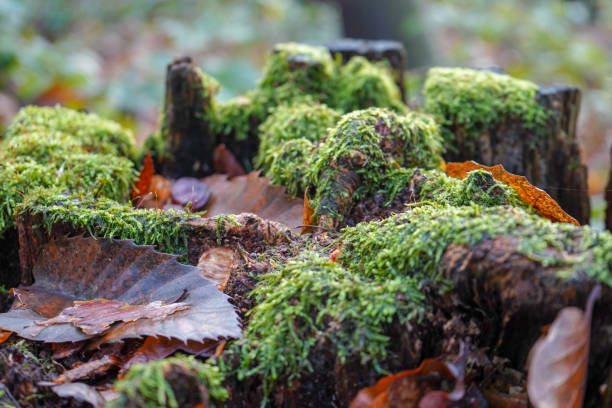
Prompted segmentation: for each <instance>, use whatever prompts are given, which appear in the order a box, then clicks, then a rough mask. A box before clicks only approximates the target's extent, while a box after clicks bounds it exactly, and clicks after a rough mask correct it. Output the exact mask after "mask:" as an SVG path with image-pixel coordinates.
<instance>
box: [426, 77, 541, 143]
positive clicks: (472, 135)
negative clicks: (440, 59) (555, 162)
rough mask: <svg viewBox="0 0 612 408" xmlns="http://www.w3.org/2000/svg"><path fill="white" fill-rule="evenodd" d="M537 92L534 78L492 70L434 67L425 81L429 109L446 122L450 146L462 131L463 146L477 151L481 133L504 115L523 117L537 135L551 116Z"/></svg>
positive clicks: (504, 116) (528, 126)
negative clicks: (519, 77) (538, 97)
mask: <svg viewBox="0 0 612 408" xmlns="http://www.w3.org/2000/svg"><path fill="white" fill-rule="evenodd" d="M537 92H538V87H537V85H535V84H534V83H532V82H529V81H524V80H520V79H516V78H512V77H510V76H507V75H502V74H497V73H494V72H490V71H484V70H473V69H464V68H432V69H430V70H429V73H428V75H427V79H426V81H425V89H424V93H425V111H426V112H428V113H430V114H432V115H434V116H435V117H436V118H437V120H438V121H439V122H440V124H441V125H442V135H443V137H444V141H445V146H446V147H447V149H449V150H451V151H452V150H453V149H455V147H454V146H455V145H456V142H457V140H456V132H461V133H462V141H461V143H462V150H463V151H465V152H466V154H468V155H473V154H474V153H475V152H476V143H478V142H477V139H478V136H479V135H480V134H481V133H482V132H484V131H486V130H487V129H490V128H492V127H494V126H495V125H496V124H498V123H500V122H501V121H503V120H504V119H508V118H511V117H517V118H519V119H520V120H521V123H522V125H523V126H524V127H525V129H526V130H528V131H532V133H534V134H535V135H536V136H537V133H538V132H539V131H541V128H542V127H543V126H544V125H545V123H546V120H547V118H548V113H547V111H546V110H545V109H544V108H543V107H542V106H540V105H539V104H538V102H537V100H536V96H537Z"/></svg>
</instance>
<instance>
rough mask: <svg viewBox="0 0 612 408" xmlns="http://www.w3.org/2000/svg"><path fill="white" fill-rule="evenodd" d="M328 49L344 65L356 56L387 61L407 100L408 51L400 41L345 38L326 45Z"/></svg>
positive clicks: (403, 98)
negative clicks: (405, 78) (406, 69)
mask: <svg viewBox="0 0 612 408" xmlns="http://www.w3.org/2000/svg"><path fill="white" fill-rule="evenodd" d="M326 47H327V48H328V49H329V52H331V53H332V55H333V56H334V57H335V56H336V55H340V56H341V57H342V63H343V64H344V63H346V62H347V61H348V60H349V59H351V57H354V56H356V55H359V56H362V57H365V58H367V59H368V60H370V61H387V62H388V63H389V65H390V66H391V69H392V72H393V78H394V79H395V83H396V84H397V86H398V88H399V90H400V93H401V96H402V100H403V101H404V100H406V91H405V88H404V69H405V63H406V50H405V49H404V46H403V45H402V43H400V42H399V41H388V40H361V39H354V38H343V39H339V40H336V41H333V42H330V43H328V44H326Z"/></svg>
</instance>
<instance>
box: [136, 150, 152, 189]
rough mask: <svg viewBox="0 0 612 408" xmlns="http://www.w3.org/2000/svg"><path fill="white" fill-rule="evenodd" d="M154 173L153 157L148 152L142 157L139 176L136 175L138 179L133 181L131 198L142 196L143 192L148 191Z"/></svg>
mask: <svg viewBox="0 0 612 408" xmlns="http://www.w3.org/2000/svg"><path fill="white" fill-rule="evenodd" d="M153 174H155V169H154V168H153V159H152V158H151V155H150V154H149V152H147V154H146V155H145V157H144V160H143V164H142V170H140V176H139V177H138V181H136V183H134V189H133V190H132V200H134V199H136V198H138V197H143V196H144V195H145V194H147V193H148V192H149V189H150V188H151V178H152V177H153Z"/></svg>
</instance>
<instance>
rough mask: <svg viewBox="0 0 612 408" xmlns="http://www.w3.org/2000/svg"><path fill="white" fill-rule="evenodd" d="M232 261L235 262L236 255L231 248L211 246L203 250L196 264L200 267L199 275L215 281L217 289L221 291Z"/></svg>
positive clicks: (228, 274) (227, 277)
mask: <svg viewBox="0 0 612 408" xmlns="http://www.w3.org/2000/svg"><path fill="white" fill-rule="evenodd" d="M234 262H236V256H235V254H234V250H233V249H231V248H224V247H213V248H209V249H207V250H206V251H204V253H203V254H202V255H201V256H200V259H199V260H198V265H197V266H198V268H200V273H201V275H202V276H203V277H205V278H207V279H210V280H212V281H214V282H216V283H217V289H219V290H220V291H222V292H223V290H224V289H225V285H226V284H227V281H228V279H229V277H230V272H231V270H232V265H233V264H234Z"/></svg>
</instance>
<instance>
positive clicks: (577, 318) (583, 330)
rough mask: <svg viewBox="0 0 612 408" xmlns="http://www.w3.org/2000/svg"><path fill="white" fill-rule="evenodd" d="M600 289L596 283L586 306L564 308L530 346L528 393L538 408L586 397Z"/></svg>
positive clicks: (572, 404)
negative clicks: (594, 316)
mask: <svg viewBox="0 0 612 408" xmlns="http://www.w3.org/2000/svg"><path fill="white" fill-rule="evenodd" d="M600 293H601V286H600V285H597V286H595V288H593V290H592V291H591V294H590V295H589V299H588V300H587V306H586V310H585V311H584V312H582V310H580V309H578V308H576V307H565V308H563V309H562V310H561V311H560V312H559V314H558V315H557V318H556V319H555V321H554V322H553V324H552V325H551V326H550V329H549V331H548V334H546V336H545V337H544V338H541V339H540V340H538V341H537V342H536V344H535V345H534V346H533V348H532V349H531V353H530V362H529V370H528V375H527V393H528V395H529V400H530V401H531V403H532V404H533V405H534V407H536V408H561V407H566V408H580V407H581V406H582V400H583V399H584V391H585V386H586V378H587V366H588V362H589V343H590V338H591V335H590V333H591V314H592V312H593V304H594V303H595V301H596V300H597V298H598V297H599V295H600Z"/></svg>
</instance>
